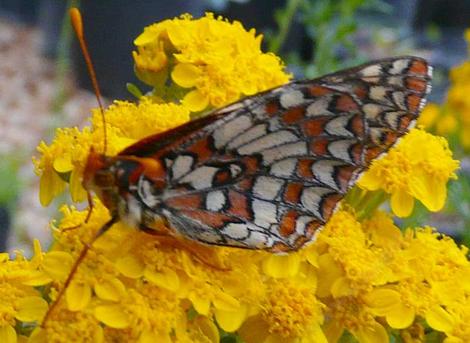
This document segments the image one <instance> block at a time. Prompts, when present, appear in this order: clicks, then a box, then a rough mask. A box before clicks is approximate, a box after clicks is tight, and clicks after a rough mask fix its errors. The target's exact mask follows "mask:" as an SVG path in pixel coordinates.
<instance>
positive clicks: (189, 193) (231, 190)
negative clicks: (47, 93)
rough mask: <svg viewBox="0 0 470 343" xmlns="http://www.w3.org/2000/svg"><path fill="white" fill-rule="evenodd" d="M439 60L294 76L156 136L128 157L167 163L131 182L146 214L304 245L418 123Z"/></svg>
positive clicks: (239, 239)
mask: <svg viewBox="0 0 470 343" xmlns="http://www.w3.org/2000/svg"><path fill="white" fill-rule="evenodd" d="M430 76H431V68H430V67H429V66H428V64H427V62H426V61H425V60H423V59H420V58H415V57H399V58H391V59H386V60H381V61H377V62H373V63H369V64H365V65H362V66H359V67H356V68H352V69H348V70H344V71H340V72H337V73H334V74H330V75H327V76H324V77H322V78H319V79H315V80H311V81H296V82H292V83H289V84H287V85H284V86H281V87H279V88H276V89H273V90H270V91H267V92H264V93H261V94H258V95H255V96H252V97H249V98H246V99H244V100H242V101H240V102H237V103H235V104H232V105H230V106H228V107H226V108H223V109H220V110H218V111H215V112H214V113H213V114H211V115H209V116H208V117H205V118H203V119H200V120H199V121H196V122H192V123H189V124H187V125H185V126H182V127H179V128H177V129H174V130H172V131H171V132H170V133H165V134H163V135H157V136H154V137H150V138H148V139H146V140H144V141H141V142H139V143H137V144H136V145H135V146H131V147H130V148H128V149H126V150H125V151H123V152H122V153H121V155H126V154H127V155H129V154H133V155H136V156H145V157H152V158H155V159H158V160H159V161H160V162H161V164H162V165H163V166H164V172H165V174H164V175H163V180H160V182H156V180H152V179H148V178H147V177H145V176H144V175H141V176H140V178H139V179H138V180H137V181H136V185H135V187H133V188H132V190H130V192H131V193H132V196H133V198H134V199H136V200H137V202H138V203H139V204H141V205H142V207H143V224H144V225H145V220H147V221H151V220H152V218H153V217H154V216H155V217H158V216H163V217H164V218H165V219H166V220H167V222H168V223H169V224H170V226H171V228H172V229H173V230H175V232H176V233H178V234H181V235H183V236H186V237H189V238H192V239H195V240H198V241H201V242H204V243H208V244H215V245H225V246H236V247H244V248H252V249H266V250H271V251H275V252H279V251H290V250H296V249H298V248H300V247H301V246H303V245H304V244H305V243H307V242H310V241H312V240H313V238H314V235H315V233H316V232H317V231H318V230H319V229H320V228H321V227H322V226H323V225H324V224H325V223H326V221H327V220H328V219H329V218H330V216H331V215H332V213H333V211H334V210H335V208H336V206H337V205H338V203H339V201H340V200H341V199H342V198H343V197H344V195H345V193H346V192H347V191H348V189H349V188H350V187H351V186H352V185H353V183H354V181H355V180H356V179H357V177H358V176H359V174H360V173H361V172H362V171H364V170H365V169H366V168H367V166H368V165H369V163H370V161H371V160H373V159H374V158H377V157H378V156H379V155H380V154H383V153H384V152H386V151H387V150H388V149H389V148H390V147H391V146H392V145H393V144H395V143H396V141H397V139H398V138H399V137H400V136H402V135H403V134H404V133H406V132H407V130H408V129H409V128H410V126H411V125H413V123H414V122H415V120H416V118H417V116H418V115H419V112H420V110H421V108H422V106H423V104H424V97H425V95H426V93H428V91H429V89H430V86H429V82H430Z"/></svg>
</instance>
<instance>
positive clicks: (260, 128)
mask: <svg viewBox="0 0 470 343" xmlns="http://www.w3.org/2000/svg"><path fill="white" fill-rule="evenodd" d="M264 135H266V125H265V124H260V125H256V126H254V127H252V128H250V129H248V131H246V132H243V133H242V134H241V135H240V136H238V137H236V138H235V139H234V140H233V141H231V142H230V143H229V144H228V145H227V148H229V149H234V148H238V147H240V146H241V145H244V144H247V143H249V142H251V141H252V140H254V139H256V138H259V137H261V136H264Z"/></svg>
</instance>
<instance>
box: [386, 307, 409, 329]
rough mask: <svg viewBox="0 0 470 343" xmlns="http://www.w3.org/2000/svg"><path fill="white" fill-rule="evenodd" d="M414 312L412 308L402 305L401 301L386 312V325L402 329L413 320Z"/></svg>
mask: <svg viewBox="0 0 470 343" xmlns="http://www.w3.org/2000/svg"><path fill="white" fill-rule="evenodd" d="M415 315H416V312H415V310H414V308H412V307H409V306H406V305H404V304H403V303H401V302H400V303H397V304H396V305H395V306H393V307H392V308H391V309H390V310H389V311H388V312H387V313H386V317H385V318H386V319H387V323H388V325H390V327H391V328H394V329H404V328H407V327H409V326H411V324H413V321H414V320H415Z"/></svg>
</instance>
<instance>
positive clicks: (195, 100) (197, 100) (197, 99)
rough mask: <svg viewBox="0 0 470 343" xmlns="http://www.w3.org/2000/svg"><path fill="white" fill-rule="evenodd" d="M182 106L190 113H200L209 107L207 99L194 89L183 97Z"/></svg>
mask: <svg viewBox="0 0 470 343" xmlns="http://www.w3.org/2000/svg"><path fill="white" fill-rule="evenodd" d="M183 105H185V106H186V107H187V108H189V110H190V111H192V112H200V111H202V110H204V109H205V108H206V107H207V106H208V105H209V98H208V97H206V96H205V95H204V94H202V93H201V92H200V91H198V90H197V89H196V90H193V91H191V92H189V93H188V94H186V95H185V96H184V98H183Z"/></svg>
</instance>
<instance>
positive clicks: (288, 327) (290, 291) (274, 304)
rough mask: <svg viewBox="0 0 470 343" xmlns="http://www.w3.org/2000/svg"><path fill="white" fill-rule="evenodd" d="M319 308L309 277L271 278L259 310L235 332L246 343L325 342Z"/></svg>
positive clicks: (320, 309)
mask: <svg viewBox="0 0 470 343" xmlns="http://www.w3.org/2000/svg"><path fill="white" fill-rule="evenodd" d="M313 281H314V280H313ZM323 308H324V305H323V304H322V303H321V302H320V301H319V300H318V299H317V298H316V297H315V287H313V285H312V279H311V278H308V277H301V276H299V277H296V278H292V279H284V280H282V279H279V280H272V281H270V282H269V286H268V292H267V295H266V300H265V301H264V302H262V304H261V310H260V311H259V313H257V314H256V315H255V316H253V317H250V318H248V319H247V320H246V321H245V323H244V324H243V326H242V327H241V328H240V331H239V333H240V335H241V337H242V338H243V339H244V340H245V341H246V342H247V343H263V342H280V341H283V342H303V343H307V342H311V343H313V342H317V343H322V342H324V343H326V342H327V340H326V337H325V335H324V333H323V331H322V329H321V324H322V323H323V320H324V318H323Z"/></svg>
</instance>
